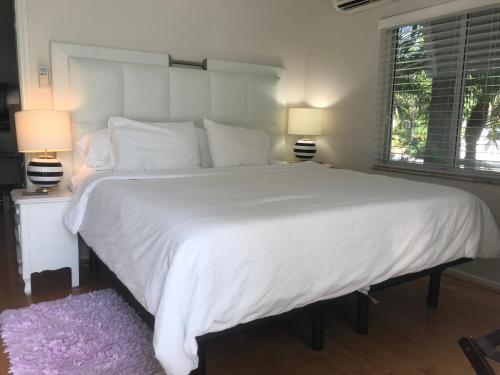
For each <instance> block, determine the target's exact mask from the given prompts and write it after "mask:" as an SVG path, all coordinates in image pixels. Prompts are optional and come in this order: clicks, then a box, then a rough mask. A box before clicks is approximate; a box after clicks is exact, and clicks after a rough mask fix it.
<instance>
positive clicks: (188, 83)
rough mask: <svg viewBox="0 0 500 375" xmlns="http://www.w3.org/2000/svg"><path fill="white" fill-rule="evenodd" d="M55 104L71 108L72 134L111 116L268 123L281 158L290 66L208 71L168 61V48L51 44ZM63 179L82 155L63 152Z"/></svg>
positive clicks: (217, 65) (215, 63)
mask: <svg viewBox="0 0 500 375" xmlns="http://www.w3.org/2000/svg"><path fill="white" fill-rule="evenodd" d="M51 58H52V85H53V96H54V98H53V99H54V108H55V109H60V110H68V111H70V112H71V120H72V134H73V140H74V141H76V140H78V139H79V138H80V137H81V136H82V135H84V134H86V133H88V132H90V131H93V130H97V129H100V128H105V127H106V126H107V120H108V118H109V116H110V115H117V116H124V117H129V118H132V119H136V120H141V121H151V122H161V121H187V120H192V121H195V123H197V124H198V125H200V124H201V121H202V119H203V118H209V119H212V120H214V121H218V122H221V123H224V124H228V125H237V126H245V127H252V128H259V129H262V130H264V131H265V132H266V133H267V134H268V135H269V136H270V137H271V151H272V154H273V156H274V157H276V158H283V156H284V143H285V129H286V123H285V122H286V111H285V108H286V71H285V69H284V68H280V67H274V66H264V65H255V64H243V63H234V62H227V61H220V60H208V62H207V70H206V71H205V70H197V69H189V68H176V67H169V59H168V54H160V53H150V52H139V51H130V50H122V49H113V48H103V47H92V46H84V45H78V44H69V43H59V42H52V43H51ZM59 157H60V158H61V159H62V160H63V164H64V168H65V183H66V184H68V181H69V178H70V177H71V176H72V174H73V170H76V169H77V168H78V167H79V166H80V164H81V162H80V160H79V157H78V153H77V152H76V150H75V148H74V149H73V152H71V153H67V155H62V154H61V155H59Z"/></svg>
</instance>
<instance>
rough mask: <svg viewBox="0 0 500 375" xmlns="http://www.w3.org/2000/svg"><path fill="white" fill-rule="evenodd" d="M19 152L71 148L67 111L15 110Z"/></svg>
mask: <svg viewBox="0 0 500 375" xmlns="http://www.w3.org/2000/svg"><path fill="white" fill-rule="evenodd" d="M15 119H16V135H17V148H18V150H19V152H27V153H28V152H44V151H47V152H57V151H68V150H71V126H70V118H69V113H68V112H64V111H54V110H46V109H42V110H32V111H21V112H16V114H15Z"/></svg>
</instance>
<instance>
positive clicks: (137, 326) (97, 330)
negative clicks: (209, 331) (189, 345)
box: [0, 289, 164, 375]
mask: <svg viewBox="0 0 500 375" xmlns="http://www.w3.org/2000/svg"><path fill="white" fill-rule="evenodd" d="M0 329H1V336H2V340H3V342H4V346H5V348H6V352H7V353H8V355H9V358H10V364H11V367H10V372H11V373H13V374H14V375H32V374H33V375H35V374H36V375H41V374H50V375H66V374H71V375H84V374H91V375H99V374H109V375H112V374H113V375H114V374H120V375H125V374H127V375H128V374H130V375H132V374H134V375H137V374H141V375H142V374H148V375H149V374H164V372H163V370H162V369H161V366H160V365H159V363H158V361H157V360H156V359H155V356H154V351H153V345H152V342H153V333H152V331H151V330H150V329H149V327H148V326H147V325H146V324H145V323H144V322H143V321H142V320H141V318H140V317H139V316H138V315H137V314H136V312H135V311H134V310H133V309H132V307H130V306H129V305H128V304H127V303H126V302H125V301H124V300H123V299H122V298H121V297H120V296H118V295H117V294H116V293H115V292H114V291H113V290H111V289H106V290H102V291H98V292H93V293H87V294H81V295H78V296H69V297H67V298H64V299H61V300H57V301H51V302H42V303H38V304H35V305H31V306H30V307H26V308H22V309H18V310H6V311H4V312H3V313H2V314H0Z"/></svg>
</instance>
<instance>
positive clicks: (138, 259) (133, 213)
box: [66, 162, 500, 374]
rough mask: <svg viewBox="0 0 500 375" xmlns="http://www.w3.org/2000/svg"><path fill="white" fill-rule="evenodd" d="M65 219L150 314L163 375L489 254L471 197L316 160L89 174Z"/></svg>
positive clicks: (487, 228)
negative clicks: (226, 333) (225, 340)
mask: <svg viewBox="0 0 500 375" xmlns="http://www.w3.org/2000/svg"><path fill="white" fill-rule="evenodd" d="M66 219H67V220H66V223H67V225H68V227H70V228H71V230H72V231H73V232H74V233H76V232H79V233H80V235H81V236H82V238H83V239H84V240H85V242H86V243H87V244H88V245H89V246H90V247H91V248H92V249H93V250H94V251H95V252H96V254H97V255H98V256H99V258H100V259H101V260H102V261H103V262H104V263H105V264H106V265H107V266H108V267H109V268H110V269H111V270H112V271H113V272H114V273H115V274H116V275H117V277H118V278H119V279H120V280H121V281H122V282H123V283H124V284H125V286H126V287H127V288H128V290H130V291H131V292H132V294H133V295H134V297H135V298H136V299H137V300H138V301H139V302H140V303H141V305H142V306H144V307H145V308H146V309H147V310H148V311H149V312H150V313H151V314H152V315H154V316H155V339H154V345H155V349H156V353H157V356H158V358H159V360H160V362H161V363H162V364H163V366H164V367H165V369H166V370H167V372H168V373H169V374H170V373H171V374H187V373H189V371H191V370H192V369H194V368H196V366H197V344H196V338H197V337H200V336H203V335H205V334H207V333H211V332H218V331H223V330H226V329H228V328H231V327H234V326H236V325H238V324H242V323H246V322H250V321H253V320H256V319H260V318H263V317H267V316H272V315H278V314H281V313H284V312H286V311H290V310H292V309H295V308H298V307H302V306H306V305H309V304H311V303H314V302H317V301H322V300H329V299H332V298H335V297H338V296H342V295H346V294H349V293H351V292H354V291H357V290H361V289H363V288H365V287H367V286H369V285H373V284H377V283H380V282H383V281H385V280H388V279H391V278H394V277H397V276H400V275H403V274H408V273H412V272H417V271H421V270H424V269H428V268H432V267H434V266H438V265H440V264H443V263H447V262H451V261H455V260H458V259H461V258H475V257H478V256H481V257H493V256H497V255H498V243H499V240H500V237H499V235H498V230H497V229H496V227H495V224H494V221H493V219H492V217H491V214H490V211H489V209H488V208H487V207H486V206H485V205H484V203H483V202H482V201H481V200H479V199H478V198H476V197H474V196H473V195H471V194H469V193H466V192H463V191H460V190H456V189H451V188H448V187H444V186H440V185H432V184H423V183H415V182H411V181H408V180H404V179H395V178H389V177H385V176H378V175H367V174H363V173H358V172H352V171H347V170H334V169H330V168H328V167H325V166H321V165H318V164H316V163H313V162H304V163H297V164H292V165H269V166H259V167H240V168H210V169H205V170H178V171H173V172H165V173H161V174H159V173H146V174H139V173H116V172H108V173H99V174H95V175H92V176H90V177H89V178H87V179H86V180H85V181H84V182H83V184H82V185H81V186H80V188H79V189H78V191H77V194H76V197H75V199H74V200H73V203H72V206H71V208H70V211H69V212H68V214H67V217H66Z"/></svg>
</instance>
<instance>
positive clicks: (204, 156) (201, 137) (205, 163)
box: [151, 122, 212, 168]
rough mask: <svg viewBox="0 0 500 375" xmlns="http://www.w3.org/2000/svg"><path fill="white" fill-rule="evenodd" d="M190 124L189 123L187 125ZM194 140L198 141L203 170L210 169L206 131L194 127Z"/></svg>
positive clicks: (159, 124) (164, 123) (162, 123)
mask: <svg viewBox="0 0 500 375" xmlns="http://www.w3.org/2000/svg"><path fill="white" fill-rule="evenodd" d="M151 124H152V125H156V126H162V127H163V126H165V125H168V123H166V122H152V123H151ZM189 124H190V123H189ZM195 131H196V139H197V140H198V149H199V152H200V160H201V166H202V167H203V168H210V167H211V166H212V159H211V158H210V150H209V149H208V138H207V131H206V130H205V129H201V128H197V127H195Z"/></svg>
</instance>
